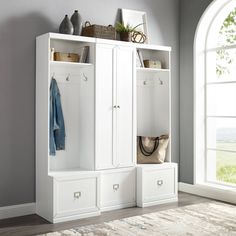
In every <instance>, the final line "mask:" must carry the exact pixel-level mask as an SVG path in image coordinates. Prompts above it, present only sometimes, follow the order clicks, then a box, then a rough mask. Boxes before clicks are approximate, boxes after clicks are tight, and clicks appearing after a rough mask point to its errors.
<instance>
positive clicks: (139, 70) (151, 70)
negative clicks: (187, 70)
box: [136, 67, 170, 73]
mask: <svg viewBox="0 0 236 236" xmlns="http://www.w3.org/2000/svg"><path fill="white" fill-rule="evenodd" d="M136 69H137V72H153V73H155V72H170V69H157V68H145V67H137V68H136Z"/></svg>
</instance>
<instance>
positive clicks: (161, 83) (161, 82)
mask: <svg viewBox="0 0 236 236" xmlns="http://www.w3.org/2000/svg"><path fill="white" fill-rule="evenodd" d="M158 80H159V82H160V85H163V81H162V80H161V79H160V77H158Z"/></svg>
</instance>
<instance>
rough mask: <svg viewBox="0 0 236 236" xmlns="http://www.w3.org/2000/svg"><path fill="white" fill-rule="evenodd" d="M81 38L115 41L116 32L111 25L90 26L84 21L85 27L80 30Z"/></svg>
mask: <svg viewBox="0 0 236 236" xmlns="http://www.w3.org/2000/svg"><path fill="white" fill-rule="evenodd" d="M82 36H87V37H95V38H102V39H113V40H115V39H116V30H115V28H114V27H113V26H112V25H108V26H102V25H91V24H90V22H88V21H86V22H85V27H83V29H82Z"/></svg>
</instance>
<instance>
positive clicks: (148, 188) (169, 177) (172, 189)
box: [143, 168, 176, 202]
mask: <svg viewBox="0 0 236 236" xmlns="http://www.w3.org/2000/svg"><path fill="white" fill-rule="evenodd" d="M175 174H176V173H175V168H171V169H163V170H148V171H144V173H143V175H144V176H143V197H144V199H143V200H144V202H150V201H156V200H162V199H166V198H171V197H174V196H175V194H176V178H175Z"/></svg>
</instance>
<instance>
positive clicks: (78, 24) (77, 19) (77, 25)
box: [70, 10, 82, 35]
mask: <svg viewBox="0 0 236 236" xmlns="http://www.w3.org/2000/svg"><path fill="white" fill-rule="evenodd" d="M70 20H71V22H72V24H73V26H74V35H81V31H82V18H81V16H80V14H79V13H78V10H75V12H74V14H73V15H72V16H71V18H70Z"/></svg>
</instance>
